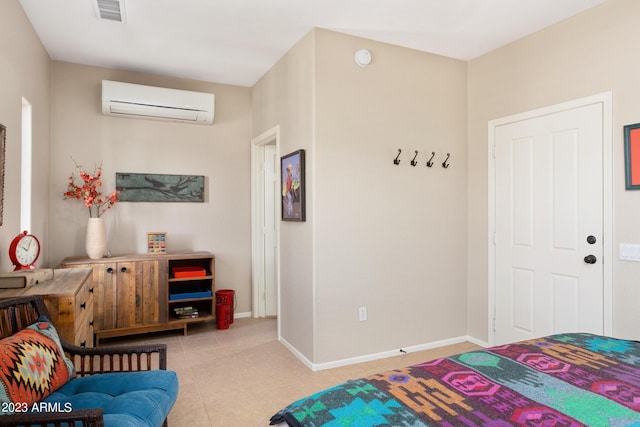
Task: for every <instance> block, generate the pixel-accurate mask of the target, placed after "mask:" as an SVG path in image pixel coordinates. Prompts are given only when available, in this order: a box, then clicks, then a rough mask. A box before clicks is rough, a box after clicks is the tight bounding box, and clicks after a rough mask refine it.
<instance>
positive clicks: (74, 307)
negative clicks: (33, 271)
mask: <svg viewBox="0 0 640 427" xmlns="http://www.w3.org/2000/svg"><path fill="white" fill-rule="evenodd" d="M91 274H92V270H91V269H90V268H63V269H56V270H54V275H53V280H48V281H46V282H42V283H39V284H36V285H31V286H27V287H26V288H15V289H0V299H8V298H15V297H22V296H29V295H43V296H44V302H45V304H46V306H47V309H48V310H49V314H50V316H51V321H52V322H53V324H54V326H55V327H56V329H57V330H58V333H59V334H60V336H61V337H63V338H64V339H65V340H67V341H68V342H70V343H72V344H75V345H79V346H81V347H93V292H94V289H93V281H92V275H91Z"/></svg>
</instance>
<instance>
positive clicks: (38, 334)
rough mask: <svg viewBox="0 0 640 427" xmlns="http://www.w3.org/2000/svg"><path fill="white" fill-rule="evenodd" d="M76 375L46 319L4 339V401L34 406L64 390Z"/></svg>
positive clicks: (0, 390)
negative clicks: (56, 391)
mask: <svg viewBox="0 0 640 427" xmlns="http://www.w3.org/2000/svg"><path fill="white" fill-rule="evenodd" d="M73 374H74V368H73V363H72V362H71V361H70V360H69V359H68V358H67V357H66V356H65V355H64V352H63V350H62V346H61V344H60V339H59V338H58V333H57V332H56V330H55V328H54V327H53V325H52V324H51V322H49V321H48V320H47V319H45V318H40V319H38V321H37V322H36V323H34V324H33V325H31V326H29V327H27V328H25V329H22V330H20V331H19V332H16V333H15V334H13V335H11V336H9V337H7V338H4V339H2V340H0V385H1V387H0V402H6V403H15V404H20V405H29V407H30V406H31V404H33V403H34V402H37V401H40V400H42V399H44V398H45V397H47V396H49V395H50V394H51V393H53V392H54V391H55V390H57V389H58V388H60V387H62V386H63V385H64V384H65V383H67V381H69V379H71V377H72V376H73ZM6 407H7V406H5V408H6ZM8 407H11V406H8ZM18 409H19V410H24V409H25V408H18Z"/></svg>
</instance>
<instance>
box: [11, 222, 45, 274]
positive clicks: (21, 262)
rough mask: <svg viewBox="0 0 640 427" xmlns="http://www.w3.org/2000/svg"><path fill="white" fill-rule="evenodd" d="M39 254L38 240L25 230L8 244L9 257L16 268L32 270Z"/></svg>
mask: <svg viewBox="0 0 640 427" xmlns="http://www.w3.org/2000/svg"><path fill="white" fill-rule="evenodd" d="M39 256H40V241H39V240H38V238H37V237H36V236H34V235H33V234H29V233H28V232H27V231H26V230H25V231H23V232H22V233H20V234H18V235H17V236H16V237H15V238H14V239H13V240H12V241H11V244H10V245H9V258H10V259H11V262H12V263H13V265H15V266H16V268H15V269H14V270H13V271H18V270H33V269H35V268H36V266H35V265H34V264H35V262H36V260H37V259H38V257H39Z"/></svg>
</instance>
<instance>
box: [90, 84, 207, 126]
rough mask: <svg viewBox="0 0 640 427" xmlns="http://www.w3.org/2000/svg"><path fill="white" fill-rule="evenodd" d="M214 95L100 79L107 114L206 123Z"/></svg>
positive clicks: (103, 110) (103, 105)
mask: <svg viewBox="0 0 640 427" xmlns="http://www.w3.org/2000/svg"><path fill="white" fill-rule="evenodd" d="M214 98H215V97H214V95H213V94H212V93H201V92H191V91H187V90H178V89H167V88H161V87H155V86H143V85H136V84H131V83H121V82H113V81H110V80H103V81H102V112H103V113H104V114H105V115H107V116H118V117H130V118H141V119H154V120H171V121H178V122H189V123H197V124H203V125H205V124H206V125H210V124H212V123H213V110H214Z"/></svg>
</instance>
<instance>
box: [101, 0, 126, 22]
mask: <svg viewBox="0 0 640 427" xmlns="http://www.w3.org/2000/svg"><path fill="white" fill-rule="evenodd" d="M95 1H96V11H97V13H98V17H99V18H100V19H107V20H109V21H116V22H124V21H125V19H124V0H95Z"/></svg>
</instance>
